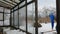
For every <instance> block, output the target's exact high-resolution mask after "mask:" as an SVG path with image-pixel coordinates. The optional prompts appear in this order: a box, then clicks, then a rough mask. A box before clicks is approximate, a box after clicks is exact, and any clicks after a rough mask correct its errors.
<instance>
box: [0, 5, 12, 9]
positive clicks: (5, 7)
mask: <svg viewBox="0 0 60 34" xmlns="http://www.w3.org/2000/svg"><path fill="white" fill-rule="evenodd" d="M0 7H4V8H7V9H11V7H5V6H2V5H0Z"/></svg>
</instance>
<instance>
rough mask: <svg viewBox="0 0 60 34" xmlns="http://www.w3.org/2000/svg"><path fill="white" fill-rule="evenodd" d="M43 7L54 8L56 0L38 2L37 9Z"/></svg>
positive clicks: (40, 0) (39, 0)
mask: <svg viewBox="0 0 60 34" xmlns="http://www.w3.org/2000/svg"><path fill="white" fill-rule="evenodd" d="M43 7H56V0H38V9H40V8H43Z"/></svg>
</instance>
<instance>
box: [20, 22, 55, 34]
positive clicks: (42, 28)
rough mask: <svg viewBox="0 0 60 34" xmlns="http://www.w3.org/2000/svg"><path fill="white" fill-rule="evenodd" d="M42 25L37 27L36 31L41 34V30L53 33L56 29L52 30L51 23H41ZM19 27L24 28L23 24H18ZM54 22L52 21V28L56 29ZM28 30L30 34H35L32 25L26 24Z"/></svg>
mask: <svg viewBox="0 0 60 34" xmlns="http://www.w3.org/2000/svg"><path fill="white" fill-rule="evenodd" d="M41 25H42V27H40V28H38V33H39V34H41V32H46V31H50V32H46V33H50V34H51V33H53V32H56V31H53V32H51V31H52V28H51V23H47V24H45V23H41ZM20 28H21V29H23V30H25V26H20ZM55 28H56V23H54V28H53V30H56V29H55ZM28 32H30V33H32V34H35V28H34V27H33V26H30V24H28Z"/></svg>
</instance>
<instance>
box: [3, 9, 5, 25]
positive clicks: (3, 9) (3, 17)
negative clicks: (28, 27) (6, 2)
mask: <svg viewBox="0 0 60 34" xmlns="http://www.w3.org/2000/svg"><path fill="white" fill-rule="evenodd" d="M4 11H5V8H3V26H4Z"/></svg>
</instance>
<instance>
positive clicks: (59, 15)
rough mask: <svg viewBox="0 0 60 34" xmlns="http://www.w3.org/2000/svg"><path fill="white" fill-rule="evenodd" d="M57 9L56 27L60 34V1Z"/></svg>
mask: <svg viewBox="0 0 60 34" xmlns="http://www.w3.org/2000/svg"><path fill="white" fill-rule="evenodd" d="M56 9H57V12H56V13H57V16H56V17H57V18H56V19H57V20H56V21H57V26H56V29H57V34H60V0H56Z"/></svg>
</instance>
